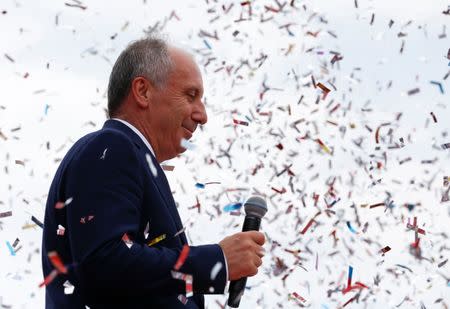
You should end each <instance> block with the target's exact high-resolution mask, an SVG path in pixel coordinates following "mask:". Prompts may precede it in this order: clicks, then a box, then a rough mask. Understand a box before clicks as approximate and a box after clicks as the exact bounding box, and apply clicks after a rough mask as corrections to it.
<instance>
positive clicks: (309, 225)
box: [300, 211, 321, 234]
mask: <svg viewBox="0 0 450 309" xmlns="http://www.w3.org/2000/svg"><path fill="white" fill-rule="evenodd" d="M320 213H321V212H320V211H319V212H318V213H316V214H315V215H314V217H313V218H311V219H310V220H309V222H308V223H307V224H306V226H305V227H304V228H303V230H302V231H301V232H300V234H305V233H306V232H307V231H308V229H309V228H310V227H311V225H312V224H313V222H314V219H316V217H317V216H318V215H320Z"/></svg>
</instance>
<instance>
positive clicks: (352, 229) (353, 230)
mask: <svg viewBox="0 0 450 309" xmlns="http://www.w3.org/2000/svg"><path fill="white" fill-rule="evenodd" d="M347 227H348V229H349V230H350V232H352V233H353V234H358V232H356V230H355V229H354V228H353V227H352V226H351V224H350V221H347ZM352 269H353V268H352Z"/></svg>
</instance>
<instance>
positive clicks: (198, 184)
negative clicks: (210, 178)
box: [195, 182, 205, 189]
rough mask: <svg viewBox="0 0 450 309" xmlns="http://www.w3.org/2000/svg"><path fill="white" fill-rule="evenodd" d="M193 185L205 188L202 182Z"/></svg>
mask: <svg viewBox="0 0 450 309" xmlns="http://www.w3.org/2000/svg"><path fill="white" fill-rule="evenodd" d="M195 186H196V187H197V188H199V189H205V185H204V184H202V183H198V182H197V183H196V184H195Z"/></svg>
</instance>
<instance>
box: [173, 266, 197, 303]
mask: <svg viewBox="0 0 450 309" xmlns="http://www.w3.org/2000/svg"><path fill="white" fill-rule="evenodd" d="M171 273H172V278H174V279H178V280H183V281H184V282H185V283H186V297H191V296H193V295H194V290H193V286H192V284H193V278H192V275H187V274H184V273H180V272H177V271H173V270H172V271H171Z"/></svg>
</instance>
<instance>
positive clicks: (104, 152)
mask: <svg viewBox="0 0 450 309" xmlns="http://www.w3.org/2000/svg"><path fill="white" fill-rule="evenodd" d="M107 151H108V148H106V149H105V150H103V154H102V155H101V157H100V160H105V156H106V152H107Z"/></svg>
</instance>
